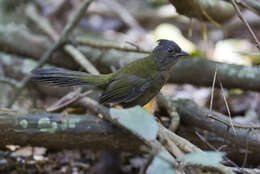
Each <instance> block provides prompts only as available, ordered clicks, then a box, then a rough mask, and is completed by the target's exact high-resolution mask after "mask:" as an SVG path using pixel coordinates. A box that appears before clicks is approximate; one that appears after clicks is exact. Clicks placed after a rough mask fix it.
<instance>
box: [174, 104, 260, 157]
mask: <svg viewBox="0 0 260 174" xmlns="http://www.w3.org/2000/svg"><path fill="white" fill-rule="evenodd" d="M171 102H173V101H171ZM174 103H175V105H176V107H177V112H178V113H179V114H180V117H181V122H182V123H184V124H186V125H188V126H192V127H199V128H201V129H204V130H208V131H210V132H214V133H215V134H217V135H218V136H220V137H225V138H226V139H228V140H230V141H231V142H232V143H233V144H236V145H238V146H239V147H242V148H245V149H248V150H251V151H253V152H258V153H259V152H260V134H259V132H260V131H259V130H258V129H257V130H256V129H254V130H253V129H252V130H250V129H244V128H243V129H237V128H235V129H236V134H235V133H234V131H233V130H232V129H231V128H230V127H227V125H225V124H223V123H221V122H219V121H216V120H213V119H212V118H210V117H209V116H208V115H209V114H211V115H212V116H214V117H215V118H219V119H220V120H224V121H226V122H229V119H228V116H226V115H223V114H221V113H217V112H210V111H209V110H208V109H205V108H200V107H198V106H197V105H196V104H195V103H194V102H193V101H191V100H177V101H175V102H174ZM248 127H250V125H248Z"/></svg>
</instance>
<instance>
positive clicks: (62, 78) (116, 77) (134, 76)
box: [31, 39, 189, 108]
mask: <svg viewBox="0 0 260 174" xmlns="http://www.w3.org/2000/svg"><path fill="white" fill-rule="evenodd" d="M157 42H158V44H157V45H156V47H155V48H154V49H153V50H152V52H151V54H149V55H148V56H146V57H144V58H140V59H138V60H135V61H133V62H130V63H129V64H127V65H125V66H124V67H122V68H121V69H119V70H117V71H115V72H113V73H109V74H101V75H93V74H89V73H86V72H78V71H71V70H66V69H62V68H47V69H46V68H37V69H35V70H32V71H31V77H32V80H33V81H36V82H45V83H48V84H50V85H53V86H59V87H69V86H86V87H87V88H92V89H97V90H101V91H102V93H101V96H100V97H99V103H101V104H109V103H112V104H120V105H121V106H123V107H124V108H128V107H133V106H136V105H140V106H144V105H145V104H147V103H148V102H149V101H150V100H151V99H153V98H154V97H155V96H156V95H157V94H158V93H159V92H160V89H161V88H162V87H163V85H164V84H165V83H166V82H167V80H168V78H169V77H170V75H171V70H172V69H173V67H174V65H175V64H176V63H177V62H178V60H179V59H180V58H182V57H183V56H189V54H188V53H187V52H185V51H183V50H182V49H181V48H180V47H179V46H178V45H177V44H176V43H175V42H174V41H171V40H166V39H160V40H158V41H157Z"/></svg>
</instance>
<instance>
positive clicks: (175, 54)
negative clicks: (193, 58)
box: [153, 39, 189, 69]
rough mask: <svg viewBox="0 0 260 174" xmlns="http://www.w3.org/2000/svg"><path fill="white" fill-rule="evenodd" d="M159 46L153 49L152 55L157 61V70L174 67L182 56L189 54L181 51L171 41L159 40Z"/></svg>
mask: <svg viewBox="0 0 260 174" xmlns="http://www.w3.org/2000/svg"><path fill="white" fill-rule="evenodd" d="M157 42H159V44H158V45H157V46H156V47H155V48H154V50H153V55H154V56H155V58H156V59H157V61H158V64H159V68H162V69H166V68H169V67H171V66H172V65H174V64H175V63H176V62H177V61H178V60H179V58H181V57H182V56H188V55H189V54H188V53H186V52H185V51H182V50H181V48H180V47H179V46H178V45H177V44H176V43H175V42H173V41H170V40H166V39H160V40H158V41H157Z"/></svg>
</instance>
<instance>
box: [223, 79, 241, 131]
mask: <svg viewBox="0 0 260 174" xmlns="http://www.w3.org/2000/svg"><path fill="white" fill-rule="evenodd" d="M219 84H220V89H221V92H222V95H223V99H224V102H225V105H226V108H227V112H228V118H229V121H230V125H231V127H232V129H233V131H234V134H235V135H237V133H236V131H235V128H234V125H233V122H232V118H231V112H230V109H229V106H228V103H227V99H226V96H225V94H224V88H223V85H222V82H221V81H220V82H219Z"/></svg>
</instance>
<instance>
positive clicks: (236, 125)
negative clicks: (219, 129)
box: [208, 113, 260, 130]
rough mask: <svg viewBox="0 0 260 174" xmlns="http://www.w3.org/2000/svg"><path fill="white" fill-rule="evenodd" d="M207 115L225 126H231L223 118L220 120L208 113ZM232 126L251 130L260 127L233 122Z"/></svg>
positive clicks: (259, 127)
mask: <svg viewBox="0 0 260 174" xmlns="http://www.w3.org/2000/svg"><path fill="white" fill-rule="evenodd" d="M208 117H209V118H211V119H213V120H216V121H218V122H220V123H223V124H224V125H226V126H227V127H231V125H230V123H229V122H227V121H225V120H222V119H220V118H217V117H214V116H213V115H211V114H210V113H209V114H208ZM233 127H235V128H238V129H250V130H252V129H260V126H253V125H252V126H245V125H239V124H234V123H233Z"/></svg>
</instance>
